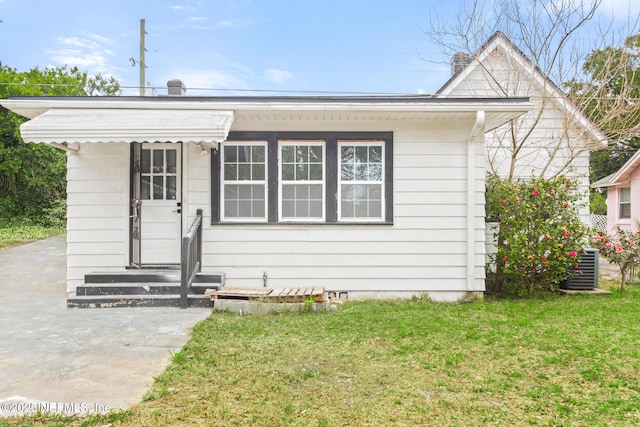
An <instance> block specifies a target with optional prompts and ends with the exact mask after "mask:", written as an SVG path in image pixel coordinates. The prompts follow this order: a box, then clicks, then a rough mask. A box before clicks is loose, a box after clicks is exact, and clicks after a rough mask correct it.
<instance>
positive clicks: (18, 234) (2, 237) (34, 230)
mask: <svg viewBox="0 0 640 427" xmlns="http://www.w3.org/2000/svg"><path fill="white" fill-rule="evenodd" d="M64 231H65V230H64V228H60V227H43V226H39V225H28V226H26V225H21V226H4V227H2V226H0V249H3V248H7V247H9V246H15V245H19V244H22V243H28V242H32V241H34V240H40V239H46V238H47V237H51V236H55V235H58V234H62V233H64Z"/></svg>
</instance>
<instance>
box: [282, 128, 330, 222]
mask: <svg viewBox="0 0 640 427" xmlns="http://www.w3.org/2000/svg"><path fill="white" fill-rule="evenodd" d="M279 151H280V153H279V154H280V155H279V166H280V181H279V183H280V220H281V221H324V211H325V209H324V186H325V180H324V164H325V162H324V153H325V149H324V141H311V142H308V141H281V142H280V144H279Z"/></svg>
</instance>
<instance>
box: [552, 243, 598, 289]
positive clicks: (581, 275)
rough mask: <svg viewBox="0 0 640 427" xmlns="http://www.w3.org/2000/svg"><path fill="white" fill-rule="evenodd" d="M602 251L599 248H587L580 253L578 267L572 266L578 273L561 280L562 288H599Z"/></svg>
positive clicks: (573, 270)
mask: <svg viewBox="0 0 640 427" xmlns="http://www.w3.org/2000/svg"><path fill="white" fill-rule="evenodd" d="M599 256H600V253H599V251H598V250H597V249H591V248H589V249H585V251H584V253H583V254H582V255H580V261H578V268H573V267H571V271H572V272H575V271H576V270H577V271H578V273H577V274H576V275H575V276H571V277H569V278H567V279H566V280H563V281H562V282H560V289H567V290H575V291H580V290H591V289H597V288H598V260H599Z"/></svg>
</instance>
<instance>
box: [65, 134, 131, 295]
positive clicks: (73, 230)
mask: <svg viewBox="0 0 640 427" xmlns="http://www.w3.org/2000/svg"><path fill="white" fill-rule="evenodd" d="M130 148H131V146H130V145H129V144H117V143H113V144H82V146H81V150H82V154H81V155H80V154H71V155H68V156H67V291H69V292H74V291H75V290H76V287H77V286H78V285H82V284H84V275H85V274H87V273H91V272H96V271H109V270H122V269H123V268H124V267H125V266H127V265H128V264H129V173H130V172H129V164H130V156H129V153H130Z"/></svg>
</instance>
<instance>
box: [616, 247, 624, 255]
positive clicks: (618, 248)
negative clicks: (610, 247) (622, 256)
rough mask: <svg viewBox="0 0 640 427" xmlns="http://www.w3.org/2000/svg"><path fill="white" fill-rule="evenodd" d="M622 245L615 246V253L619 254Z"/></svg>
mask: <svg viewBox="0 0 640 427" xmlns="http://www.w3.org/2000/svg"><path fill="white" fill-rule="evenodd" d="M622 251H623V249H622V246H616V253H617V254H619V253H620V252H622Z"/></svg>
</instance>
